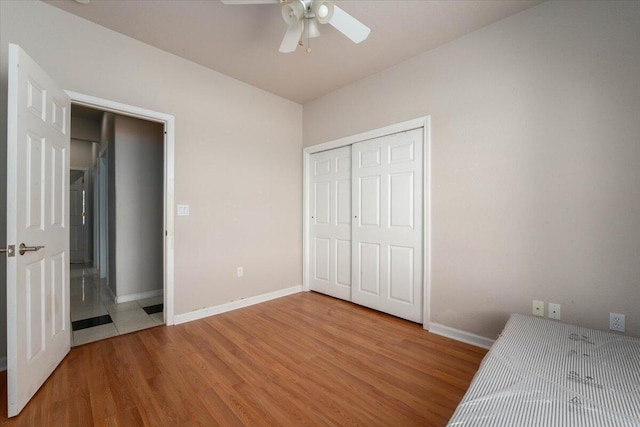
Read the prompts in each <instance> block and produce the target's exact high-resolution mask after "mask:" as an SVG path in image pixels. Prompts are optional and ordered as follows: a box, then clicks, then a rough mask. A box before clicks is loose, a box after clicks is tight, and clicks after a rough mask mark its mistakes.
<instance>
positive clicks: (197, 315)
mask: <svg viewBox="0 0 640 427" xmlns="http://www.w3.org/2000/svg"><path fill="white" fill-rule="evenodd" d="M298 292H302V285H298V286H293V287H291V288H287V289H280V290H278V291H274V292H268V293H266V294H262V295H256V296H254V297H249V298H244V299H240V300H237V301H231V302H228V303H226V304H220V305H214V306H213V307H207V308H203V309H200V310H195V311H191V312H189V313H184V314H176V315H175V316H174V317H173V320H174V324H176V325H178V324H180V323H186V322H191V321H193V320H198V319H202V318H204V317H209V316H213V315H215V314H220V313H225V312H227V311H232V310H237V309H239V308H244V307H249V306H251V305H254V304H259V303H261V302H266V301H271V300H273V299H276V298H281V297H286V296H287V295H293V294H297V293H298Z"/></svg>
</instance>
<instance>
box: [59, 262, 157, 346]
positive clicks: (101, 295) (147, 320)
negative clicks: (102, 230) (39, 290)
mask: <svg viewBox="0 0 640 427" xmlns="http://www.w3.org/2000/svg"><path fill="white" fill-rule="evenodd" d="M70 298H71V325H72V329H73V334H72V336H71V345H72V346H77V345H82V344H87V343H90V342H93V341H98V340H101V339H104V338H109V337H113V336H115V335H121V334H126V333H129V332H134V331H139V330H140V329H146V328H152V327H154V326H158V325H162V324H164V317H163V311H162V308H163V306H162V304H163V297H162V296H157V297H153V298H147V299H143V300H137V301H130V302H125V303H120V304H115V303H114V302H113V300H112V299H111V296H110V294H109V291H108V290H107V283H106V280H104V279H103V280H100V277H99V276H98V274H97V272H96V271H95V269H94V268H93V267H92V266H90V265H83V264H71V293H70Z"/></svg>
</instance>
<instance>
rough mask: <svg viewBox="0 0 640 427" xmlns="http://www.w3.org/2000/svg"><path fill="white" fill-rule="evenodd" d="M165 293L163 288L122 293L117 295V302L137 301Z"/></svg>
mask: <svg viewBox="0 0 640 427" xmlns="http://www.w3.org/2000/svg"><path fill="white" fill-rule="evenodd" d="M163 293H164V290H163V289H156V290H155V291H147V292H138V293H137V294H129V295H120V296H117V297H116V304H120V303H123V302H129V301H137V300H139V299H145V298H153V297H158V296H160V295H162V294H163Z"/></svg>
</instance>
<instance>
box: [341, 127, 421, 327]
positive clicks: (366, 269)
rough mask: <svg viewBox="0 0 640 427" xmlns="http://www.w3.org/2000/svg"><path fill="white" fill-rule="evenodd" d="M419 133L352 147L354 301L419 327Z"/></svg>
mask: <svg viewBox="0 0 640 427" xmlns="http://www.w3.org/2000/svg"><path fill="white" fill-rule="evenodd" d="M422 133H423V131H422V129H415V130H412V131H408V132H402V133H397V134H393V135H389V136H384V137H381V138H376V139H372V140H368V141H363V142H359V143H356V144H353V146H352V187H351V188H352V194H353V198H352V203H353V207H352V212H353V217H354V221H353V226H352V234H351V237H352V245H353V273H352V289H351V295H352V301H353V302H355V303H357V304H361V305H364V306H367V307H371V308H373V309H376V310H380V311H383V312H385V313H389V314H392V315H394V316H398V317H401V318H404V319H407V320H411V321H414V322H420V323H421V322H422V320H423V319H422V227H423V224H422V185H423V172H422V150H423V141H422V139H423V138H422Z"/></svg>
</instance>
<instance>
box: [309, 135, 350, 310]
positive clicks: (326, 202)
mask: <svg viewBox="0 0 640 427" xmlns="http://www.w3.org/2000/svg"><path fill="white" fill-rule="evenodd" d="M309 176H310V179H309V186H310V194H309V199H310V203H309V204H310V215H311V220H310V230H309V232H310V262H309V287H310V288H311V290H313V291H317V292H321V293H323V294H327V295H331V296H333V297H336V298H341V299H344V300H347V301H350V300H351V147H343V148H337V149H334V150H329V151H323V152H321V153H317V154H314V155H312V156H311V161H310V168H309Z"/></svg>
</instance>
